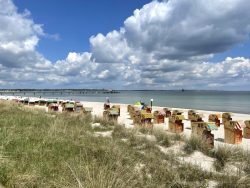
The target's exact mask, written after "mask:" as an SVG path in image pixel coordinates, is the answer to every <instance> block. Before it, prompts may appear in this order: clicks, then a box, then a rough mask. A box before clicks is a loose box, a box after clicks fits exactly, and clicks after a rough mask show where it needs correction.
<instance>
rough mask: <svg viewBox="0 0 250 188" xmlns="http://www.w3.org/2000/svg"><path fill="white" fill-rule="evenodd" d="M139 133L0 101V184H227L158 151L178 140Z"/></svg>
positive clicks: (119, 126)
mask: <svg viewBox="0 0 250 188" xmlns="http://www.w3.org/2000/svg"><path fill="white" fill-rule="evenodd" d="M95 122H98V123H100V124H101V125H102V126H103V127H104V128H105V130H112V131H113V132H112V137H97V136H96V135H95V134H94V132H95V131H96V129H93V128H92V127H91V124H92V123H95ZM137 132H138V130H134V129H131V130H128V129H125V127H123V126H122V125H117V124H114V123H111V124H110V123H109V122H106V121H103V120H102V119H98V118H92V117H91V116H83V115H71V114H67V113H64V114H59V113H58V114H49V113H44V112H42V111H37V110H30V109H26V108H24V107H22V106H19V105H17V104H15V103H11V102H3V101H0V185H1V184H2V185H3V186H4V187H87V188H95V187H207V182H208V181H209V180H216V181H220V183H221V184H220V185H224V184H223V181H222V180H220V178H217V177H216V175H214V174H211V173H209V172H204V171H203V170H201V169H200V168H198V167H195V166H192V165H189V164H183V163H180V161H178V160H177V158H176V156H175V155H174V154H172V153H168V154H163V153H162V152H160V150H159V148H158V147H156V145H157V144H161V145H163V146H165V147H168V146H170V145H171V143H172V142H174V141H176V140H181V139H182V138H181V137H180V136H176V135H174V136H166V135H162V133H157V134H156V138H157V139H156V141H155V142H153V141H150V140H148V139H146V138H144V137H138V136H137ZM226 178H228V176H225V178H224V179H226ZM237 180H238V179H237Z"/></svg>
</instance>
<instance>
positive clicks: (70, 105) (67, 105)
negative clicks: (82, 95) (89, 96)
mask: <svg viewBox="0 0 250 188" xmlns="http://www.w3.org/2000/svg"><path fill="white" fill-rule="evenodd" d="M74 107H75V105H74V104H72V103H66V104H65V108H74Z"/></svg>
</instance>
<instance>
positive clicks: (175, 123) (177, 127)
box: [168, 112, 185, 133]
mask: <svg viewBox="0 0 250 188" xmlns="http://www.w3.org/2000/svg"><path fill="white" fill-rule="evenodd" d="M174 114H179V115H173V114H172V116H171V117H170V118H169V123H168V130H169V131H170V132H173V133H182V132H183V131H184V124H183V123H182V120H184V119H185V117H184V116H183V115H181V113H179V112H177V113H176V112H175V113H174Z"/></svg>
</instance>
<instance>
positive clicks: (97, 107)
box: [35, 101, 250, 151]
mask: <svg viewBox="0 0 250 188" xmlns="http://www.w3.org/2000/svg"><path fill="white" fill-rule="evenodd" d="M81 103H82V104H83V106H84V107H92V108H93V112H92V115H94V116H98V117H102V115H103V105H104V103H101V102H89V101H81ZM112 105H120V107H121V112H120V116H119V117H118V123H119V124H121V125H124V126H125V127H126V128H134V125H133V121H132V120H131V119H130V116H129V114H128V112H127V105H128V104H121V103H111V106H112ZM35 108H39V109H44V110H45V111H48V109H47V107H41V106H35ZM162 108H163V107H159V106H153V107H152V112H153V111H155V110H161V109H162ZM171 110H179V111H181V112H183V115H184V116H185V118H186V120H183V123H184V133H183V134H184V135H186V136H188V137H189V136H191V123H190V120H187V119H188V110H190V109H184V108H171ZM193 110H195V109H193ZM61 111H62V109H61V107H60V108H59V112H61ZM195 111H196V112H197V113H200V114H203V120H204V121H205V122H208V116H209V114H222V113H223V112H218V111H206V110H195ZM232 119H233V120H238V121H239V120H241V121H245V120H250V115H249V114H239V113H233V112H232ZM220 120H222V119H221V118H220ZM154 129H159V130H163V131H166V133H170V132H168V118H165V123H162V124H154ZM212 134H214V146H215V148H217V147H218V146H222V145H228V146H232V147H242V148H243V149H244V150H248V151H249V150H250V139H245V138H242V143H241V144H238V145H232V144H226V143H224V125H223V124H221V125H220V127H219V128H218V130H214V131H212Z"/></svg>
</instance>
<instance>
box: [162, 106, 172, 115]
mask: <svg viewBox="0 0 250 188" xmlns="http://www.w3.org/2000/svg"><path fill="white" fill-rule="evenodd" d="M163 111H164V112H165V117H170V116H171V110H170V109H168V108H163Z"/></svg>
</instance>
